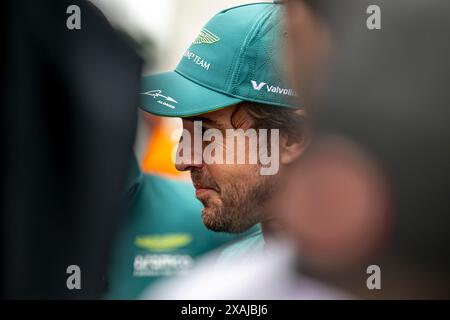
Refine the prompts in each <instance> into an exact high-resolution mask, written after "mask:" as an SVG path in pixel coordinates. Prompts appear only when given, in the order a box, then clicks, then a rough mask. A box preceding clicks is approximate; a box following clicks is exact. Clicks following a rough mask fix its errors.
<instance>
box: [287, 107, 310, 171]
mask: <svg viewBox="0 0 450 320" xmlns="http://www.w3.org/2000/svg"><path fill="white" fill-rule="evenodd" d="M295 113H296V116H297V117H298V121H297V122H298V124H299V125H298V131H297V132H295V133H290V134H287V133H286V134H281V135H280V162H281V164H283V165H288V164H290V163H293V162H295V161H296V160H297V159H299V158H300V157H301V156H302V155H303V152H304V151H305V149H306V147H307V145H308V144H309V139H310V138H309V129H308V127H307V121H306V120H307V119H306V111H305V110H304V109H298V110H296V111H295Z"/></svg>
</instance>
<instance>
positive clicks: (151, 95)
mask: <svg viewBox="0 0 450 320" xmlns="http://www.w3.org/2000/svg"><path fill="white" fill-rule="evenodd" d="M140 97H141V100H140V107H141V109H143V110H144V111H147V112H150V113H153V114H156V115H159V116H165V117H190V116H194V115H198V114H202V113H207V112H211V111H215V110H218V109H221V108H225V107H228V106H231V105H233V104H237V103H240V102H242V101H243V100H241V99H238V98H234V97H231V96H228V95H226V94H223V93H220V92H217V91H214V90H212V89H209V88H206V87H203V86H201V85H199V84H197V83H195V82H193V81H191V80H189V79H187V78H185V77H184V76H182V75H181V74H179V73H177V72H175V71H173V72H164V73H159V74H154V75H150V76H145V77H143V78H142V88H141V94H140Z"/></svg>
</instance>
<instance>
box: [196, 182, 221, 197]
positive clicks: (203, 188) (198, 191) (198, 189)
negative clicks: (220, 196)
mask: <svg viewBox="0 0 450 320" xmlns="http://www.w3.org/2000/svg"><path fill="white" fill-rule="evenodd" d="M194 188H195V195H196V196H198V195H200V194H203V193H205V192H208V191H214V192H217V190H216V189H214V188H209V187H206V186H202V185H200V184H194Z"/></svg>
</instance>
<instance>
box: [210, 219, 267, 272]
mask: <svg viewBox="0 0 450 320" xmlns="http://www.w3.org/2000/svg"><path fill="white" fill-rule="evenodd" d="M255 230H256V231H255ZM265 245H266V243H265V241H264V237H263V235H262V232H261V229H259V226H258V229H254V228H253V229H252V232H251V233H250V234H249V235H248V236H246V237H244V238H243V239H239V240H236V241H235V242H234V243H232V244H230V245H229V246H227V247H226V248H224V249H223V251H222V252H221V253H220V255H219V257H218V259H217V262H216V265H217V266H223V265H226V264H230V263H231V264H232V263H233V262H236V261H240V262H243V261H245V260H247V259H250V260H251V259H252V258H253V257H254V254H255V253H258V252H261V251H264V250H265Z"/></svg>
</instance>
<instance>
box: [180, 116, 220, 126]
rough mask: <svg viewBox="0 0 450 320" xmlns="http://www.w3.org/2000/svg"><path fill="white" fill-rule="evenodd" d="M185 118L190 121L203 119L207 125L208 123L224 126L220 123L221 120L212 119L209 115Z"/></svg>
mask: <svg viewBox="0 0 450 320" xmlns="http://www.w3.org/2000/svg"><path fill="white" fill-rule="evenodd" d="M185 119H186V120H188V121H192V122H194V121H201V122H202V123H205V124H207V125H208V124H209V125H214V126H216V127H218V128H222V127H223V125H222V124H220V123H219V122H217V121H216V120H213V119H210V118H207V117H200V116H193V117H186V118H185Z"/></svg>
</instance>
